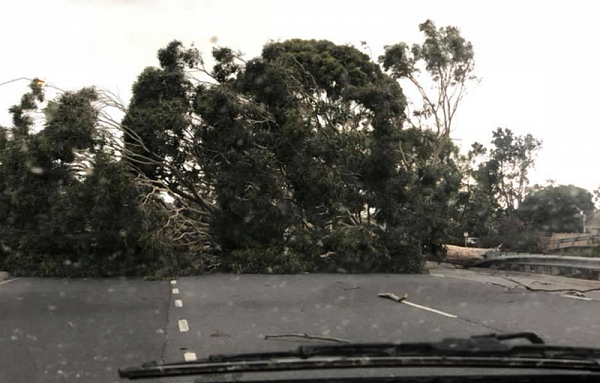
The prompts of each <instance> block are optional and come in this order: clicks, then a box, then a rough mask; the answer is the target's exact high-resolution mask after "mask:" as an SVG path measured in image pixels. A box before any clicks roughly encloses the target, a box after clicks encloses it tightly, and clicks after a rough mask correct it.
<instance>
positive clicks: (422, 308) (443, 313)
mask: <svg viewBox="0 0 600 383" xmlns="http://www.w3.org/2000/svg"><path fill="white" fill-rule="evenodd" d="M402 303H404V304H406V305H409V306H412V307H416V308H418V309H421V310H427V311H430V312H432V313H436V314H440V315H443V316H445V317H448V318H458V317H457V316H456V315H454V314H448V313H445V312H443V311H440V310H436V309H432V308H429V307H425V306H421V305H418V304H416V303H412V302H409V301H402Z"/></svg>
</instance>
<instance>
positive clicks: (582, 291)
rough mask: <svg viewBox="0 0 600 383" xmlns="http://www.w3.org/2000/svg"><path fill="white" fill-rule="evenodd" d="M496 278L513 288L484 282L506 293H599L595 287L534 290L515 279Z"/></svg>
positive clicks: (578, 294)
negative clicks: (506, 282) (520, 289)
mask: <svg viewBox="0 0 600 383" xmlns="http://www.w3.org/2000/svg"><path fill="white" fill-rule="evenodd" d="M497 277H499V278H502V279H504V280H507V281H509V282H512V283H514V284H515V285H514V286H506V285H503V284H501V283H494V282H486V283H487V284H490V285H494V286H499V287H503V288H505V289H506V290H507V292H508V291H512V290H515V289H518V288H524V289H525V290H527V291H532V292H544V293H570V294H575V295H577V296H583V294H585V293H589V292H591V291H600V287H596V288H592V289H585V290H579V289H573V288H568V289H538V288H534V287H531V286H527V285H526V284H524V283H521V282H519V281H517V280H515V279H512V278H509V277H505V276H502V275H498V276H497Z"/></svg>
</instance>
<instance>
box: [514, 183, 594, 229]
mask: <svg viewBox="0 0 600 383" xmlns="http://www.w3.org/2000/svg"><path fill="white" fill-rule="evenodd" d="M593 211H594V202H593V196H592V193H590V192H589V191H587V190H585V189H582V188H579V187H576V186H573V185H558V186H554V185H548V186H546V187H542V188H536V189H534V191H533V192H532V193H530V194H529V195H528V196H527V197H526V198H525V199H524V200H523V203H521V205H520V206H519V209H518V211H517V213H518V216H519V217H520V218H521V220H522V221H524V222H527V223H529V224H531V225H533V226H534V227H536V228H538V229H539V230H540V231H543V232H546V233H578V232H580V231H582V230H583V219H582V218H583V216H582V214H586V215H587V216H589V217H591V216H592V214H591V212H593Z"/></svg>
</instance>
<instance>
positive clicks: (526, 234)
mask: <svg viewBox="0 0 600 383" xmlns="http://www.w3.org/2000/svg"><path fill="white" fill-rule="evenodd" d="M497 222H498V226H497V228H496V230H495V231H494V232H493V233H491V234H489V235H486V236H483V237H481V238H480V239H479V246H481V247H486V248H489V247H498V246H500V248H501V250H502V251H510V252H517V253H541V252H542V246H541V236H540V235H541V233H540V232H539V231H537V230H535V228H532V227H531V226H529V225H527V224H526V223H524V222H522V221H521V220H519V219H518V218H516V217H502V218H500V219H498V221H497Z"/></svg>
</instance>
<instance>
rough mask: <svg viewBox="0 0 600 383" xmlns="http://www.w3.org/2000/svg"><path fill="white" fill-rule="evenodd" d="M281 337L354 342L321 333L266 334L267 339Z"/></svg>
mask: <svg viewBox="0 0 600 383" xmlns="http://www.w3.org/2000/svg"><path fill="white" fill-rule="evenodd" d="M281 338H302V339H314V340H323V341H327V342H337V343H352V342H351V341H349V340H347V339H342V338H333V337H330V336H321V335H309V334H307V333H301V334H273V335H265V339H281Z"/></svg>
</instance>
